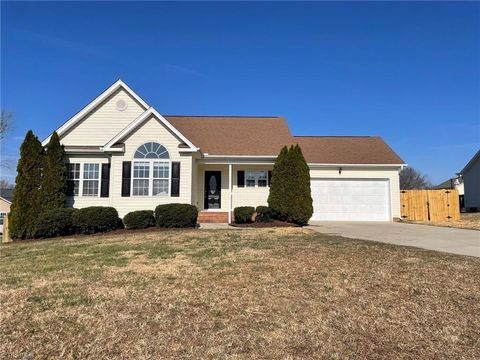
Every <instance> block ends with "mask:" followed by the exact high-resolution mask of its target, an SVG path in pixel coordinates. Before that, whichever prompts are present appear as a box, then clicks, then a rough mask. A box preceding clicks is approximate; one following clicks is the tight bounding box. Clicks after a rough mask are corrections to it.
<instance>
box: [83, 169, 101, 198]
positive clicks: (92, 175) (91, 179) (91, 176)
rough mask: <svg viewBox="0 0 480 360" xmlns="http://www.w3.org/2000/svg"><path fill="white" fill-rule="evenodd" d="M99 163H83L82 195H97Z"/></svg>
mask: <svg viewBox="0 0 480 360" xmlns="http://www.w3.org/2000/svg"><path fill="white" fill-rule="evenodd" d="M99 178H100V164H91V163H90V164H83V189H82V190H83V192H82V195H83V196H98V183H99Z"/></svg>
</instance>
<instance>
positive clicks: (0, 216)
mask: <svg viewBox="0 0 480 360" xmlns="http://www.w3.org/2000/svg"><path fill="white" fill-rule="evenodd" d="M5 215H7V214H6V213H0V225H3V219H4V218H5Z"/></svg>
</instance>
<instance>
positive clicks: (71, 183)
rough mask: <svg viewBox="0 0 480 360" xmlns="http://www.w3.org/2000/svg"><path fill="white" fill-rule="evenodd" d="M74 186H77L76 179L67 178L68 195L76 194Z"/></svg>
mask: <svg viewBox="0 0 480 360" xmlns="http://www.w3.org/2000/svg"><path fill="white" fill-rule="evenodd" d="M74 188H75V181H73V180H67V196H73V195H74V191H73V190H74Z"/></svg>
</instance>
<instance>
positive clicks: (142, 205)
mask: <svg viewBox="0 0 480 360" xmlns="http://www.w3.org/2000/svg"><path fill="white" fill-rule="evenodd" d="M150 141H154V142H158V143H160V144H162V145H163V146H164V147H165V148H166V149H167V150H168V153H169V155H170V160H171V161H179V162H180V196H179V197H170V196H129V197H122V196H121V190H122V163H123V161H133V160H134V159H133V156H134V154H135V151H136V150H137V148H138V147H139V146H140V145H142V144H144V143H146V142H150ZM180 143H181V141H180V140H179V139H177V137H176V136H175V135H173V134H172V133H171V132H170V131H169V130H168V129H166V128H165V127H164V125H163V124H161V123H160V122H159V121H158V120H157V119H156V118H154V117H152V118H150V119H148V120H146V121H145V122H144V123H143V124H142V125H140V127H139V128H138V129H137V130H136V131H134V132H133V133H132V134H131V135H130V136H129V137H128V138H127V139H126V140H125V153H124V154H123V153H113V154H112V155H111V156H95V155H92V156H88V157H85V156H74V155H70V156H68V157H67V161H69V162H72V163H73V162H82V163H85V162H92V163H108V162H109V160H110V162H111V167H110V196H109V197H108V198H102V197H87V196H85V197H83V196H75V197H70V198H69V199H68V205H69V206H72V207H76V208H83V207H87V206H113V207H115V208H116V209H117V211H118V213H119V215H120V217H123V216H125V215H126V214H127V213H128V212H130V211H135V210H154V209H155V207H156V206H157V205H159V204H169V203H188V204H190V203H191V201H192V191H191V190H192V155H191V154H190V153H183V154H182V153H179V151H178V150H179V149H178V145H179V144H180ZM132 170H133V164H132ZM170 174H171V167H170ZM80 186H81V185H80Z"/></svg>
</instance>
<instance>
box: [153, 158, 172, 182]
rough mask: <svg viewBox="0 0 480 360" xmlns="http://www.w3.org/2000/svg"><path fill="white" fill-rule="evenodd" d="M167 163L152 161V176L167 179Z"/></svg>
mask: <svg viewBox="0 0 480 360" xmlns="http://www.w3.org/2000/svg"><path fill="white" fill-rule="evenodd" d="M168 173H169V163H166V162H154V163H153V177H154V178H156V179H158V178H160V179H168Z"/></svg>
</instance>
